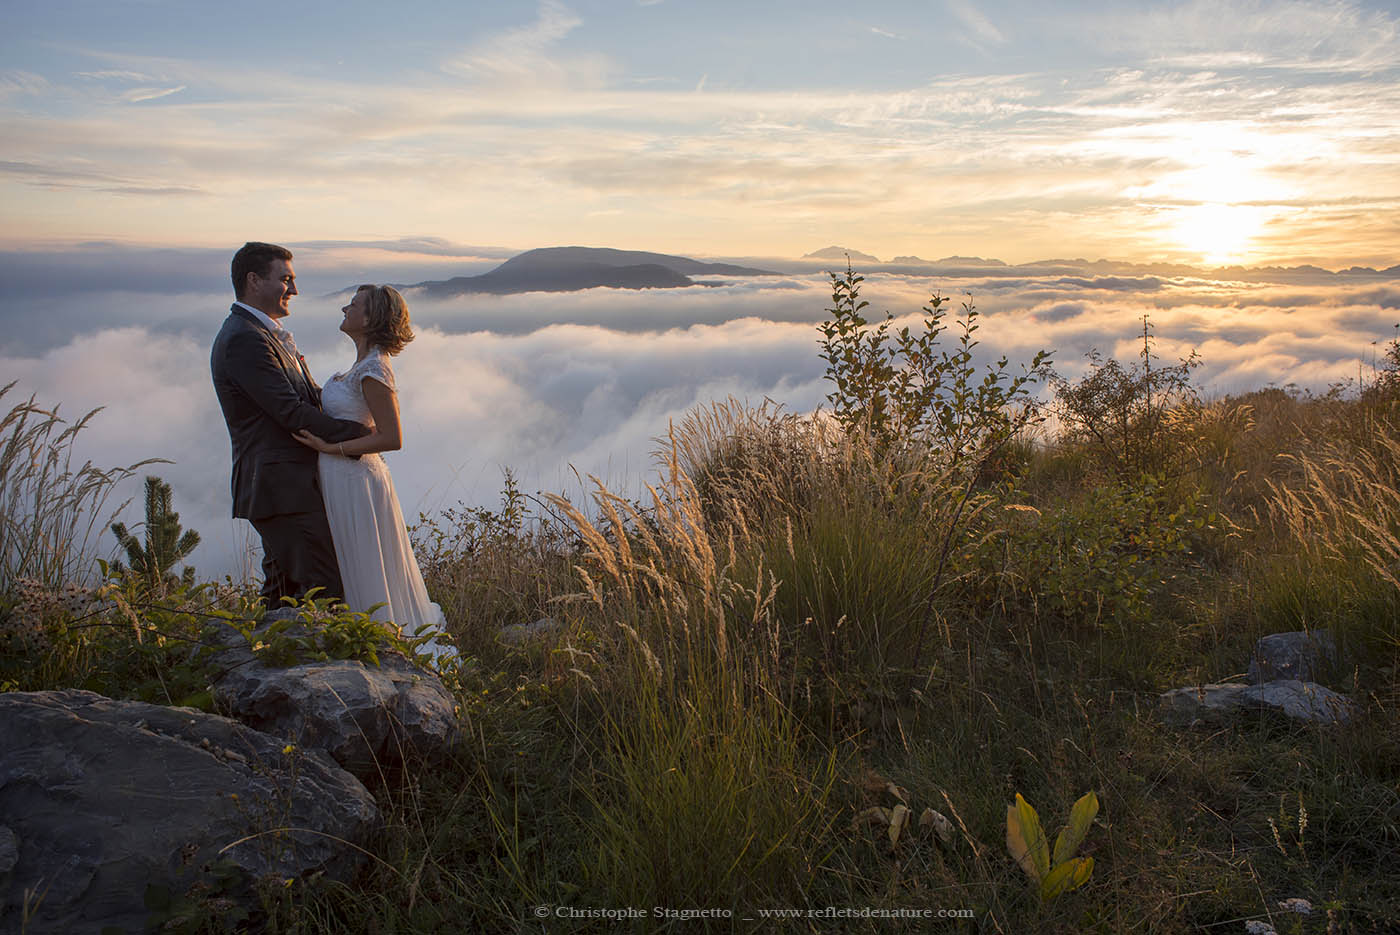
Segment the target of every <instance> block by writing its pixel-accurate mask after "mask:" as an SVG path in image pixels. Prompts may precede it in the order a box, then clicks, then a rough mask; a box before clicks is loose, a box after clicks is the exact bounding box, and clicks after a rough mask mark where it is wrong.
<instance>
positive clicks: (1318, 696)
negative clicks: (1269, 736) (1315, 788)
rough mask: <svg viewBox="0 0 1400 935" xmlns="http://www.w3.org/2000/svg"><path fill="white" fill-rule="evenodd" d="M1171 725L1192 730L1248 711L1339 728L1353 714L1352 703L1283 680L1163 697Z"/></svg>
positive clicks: (1312, 684)
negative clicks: (1268, 713) (1269, 712)
mask: <svg viewBox="0 0 1400 935" xmlns="http://www.w3.org/2000/svg"><path fill="white" fill-rule="evenodd" d="M1162 706H1163V709H1164V716H1165V718H1166V720H1167V722H1168V723H1170V724H1175V725H1178V726H1189V725H1193V724H1197V723H1201V722H1209V721H1211V720H1213V719H1218V718H1220V717H1222V716H1227V715H1233V714H1239V713H1244V712H1249V711H1273V712H1276V713H1278V714H1282V715H1284V716H1286V717H1289V718H1292V719H1294V720H1300V721H1309V722H1312V723H1316V724H1338V723H1342V722H1345V721H1346V720H1348V719H1349V718H1350V717H1351V716H1352V714H1353V713H1354V706H1353V704H1352V702H1351V699H1349V698H1347V697H1346V696H1345V695H1341V694H1338V693H1337V692H1334V691H1332V690H1331V689H1330V688H1325V687H1323V686H1321V685H1318V684H1316V683H1315V682H1300V681H1298V680H1297V679H1283V680H1280V681H1275V682H1265V683H1264V684H1263V685H1240V684H1238V683H1234V682H1231V683H1223V684H1222V683H1216V684H1209V685H1196V686H1189V687H1187V688H1174V689H1172V690H1171V691H1169V692H1164V693H1163V694H1162Z"/></svg>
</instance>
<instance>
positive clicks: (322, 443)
mask: <svg viewBox="0 0 1400 935" xmlns="http://www.w3.org/2000/svg"><path fill="white" fill-rule="evenodd" d="M292 437H293V438H295V439H296V440H297V441H299V442H301V443H302V444H303V445H305V446H306V447H308V448H315V449H316V450H317V451H319V452H321V453H322V454H335V446H334V445H332V444H331V443H330V442H328V441H326V440H325V439H323V438H320V437H319V436H316V435H312V434H311V430H310V429H302V430H301V431H300V432H297V433H296V434H295V435H293V436H292Z"/></svg>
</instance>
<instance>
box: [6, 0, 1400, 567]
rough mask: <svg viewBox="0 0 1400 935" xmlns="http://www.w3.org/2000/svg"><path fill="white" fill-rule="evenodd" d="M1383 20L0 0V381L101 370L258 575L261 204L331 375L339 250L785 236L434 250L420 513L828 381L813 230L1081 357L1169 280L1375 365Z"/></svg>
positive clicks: (892, 278) (101, 380)
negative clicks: (615, 281) (239, 484)
mask: <svg viewBox="0 0 1400 935" xmlns="http://www.w3.org/2000/svg"><path fill="white" fill-rule="evenodd" d="M1397 23H1400V11H1397V9H1396V6H1395V4H1377V3H1351V2H1298V0H1292V2H1289V0H1284V2H1264V0H1223V2H1220V0H1211V2H1170V3H1139V4H1128V3H1122V2H1117V3H1107V2H1105V3H1089V2H1070V3H1058V4H1053V5H1049V4H1044V3H1029V2H1026V3H1021V2H988V3H972V2H971V0H929V2H919V3H913V2H902V3H893V2H880V0H872V2H867V3H863V4H857V5H852V4H837V3H830V2H818V0H807V2H802V3H798V2H786V0H779V2H752V0H750V2H747V3H733V2H729V0H706V2H703V3H701V2H680V0H659V2H638V0H617V2H602V0H597V2H593V0H589V2H579V0H573V2H563V0H543V2H538V0H531V2H522V3H514V2H497V3H491V4H485V3H467V2H460V0H459V2H447V0H443V2H433V3H422V2H420V3H406V4H403V5H399V6H393V5H390V4H385V3H382V2H381V3H375V4H369V3H360V2H354V0H348V2H345V0H343V2H337V3H335V4H329V3H297V2H292V3H280V4H270V3H262V2H257V0H254V2H248V3H243V4H240V5H238V6H237V7H236V8H230V7H229V6H228V5H226V4H218V5H215V4H212V3H204V2H200V0H180V2H164V0H104V2H100V3H98V2H70V0H48V2H44V3H39V2H23V3H18V2H15V0H0V61H3V63H4V64H3V66H0V286H3V288H4V290H5V293H6V301H5V302H4V303H0V385H4V383H8V382H9V381H11V380H15V381H17V384H16V388H15V389H14V390H12V391H11V394H10V395H9V396H6V397H4V398H3V400H0V410H5V409H8V407H9V406H10V405H11V404H12V403H13V402H14V401H15V400H16V399H17V398H28V397H29V396H30V395H31V394H32V395H34V396H35V398H36V400H37V401H38V402H40V403H41V404H43V405H59V404H61V411H62V412H63V413H65V414H68V415H69V416H71V417H76V416H77V415H80V414H81V413H83V412H86V411H87V410H88V409H91V408H95V407H99V406H100V407H104V409H103V411H102V412H101V413H99V415H98V416H97V417H95V418H94V419H93V421H92V422H91V423H90V424H89V426H88V428H86V429H85V430H84V431H83V433H82V434H81V436H80V438H81V447H80V452H81V453H82V454H83V456H85V457H91V458H92V459H93V460H94V462H96V463H98V464H99V465H105V466H111V465H117V464H127V463H132V462H135V461H138V460H140V459H143V458H150V457H157V458H163V459H166V460H167V461H168V462H169V463H167V464H161V465H156V466H154V467H152V468H150V469H149V470H150V471H151V472H154V473H157V474H160V475H161V476H163V477H165V478H166V479H167V480H169V481H170V482H171V483H172V485H173V487H174V490H175V505H176V508H177V509H178V510H180V511H181V515H182V519H183V520H184V522H185V524H186V525H187V526H190V527H193V528H195V529H198V530H199V531H200V532H201V534H202V535H203V537H204V543H203V544H202V545H201V546H200V548H199V550H198V551H197V552H196V553H195V555H194V556H193V559H192V561H193V563H194V564H195V565H196V567H198V568H199V569H200V571H201V573H206V574H224V573H229V574H233V575H234V576H235V577H237V576H239V575H240V574H242V573H244V572H246V571H248V570H250V569H251V568H252V567H254V566H255V564H256V561H255V556H254V554H253V551H250V550H254V548H255V538H256V537H255V536H252V534H251V530H250V529H249V528H248V527H247V526H246V524H243V523H241V522H234V521H232V520H230V519H229V517H228V512H229V503H230V500H229V494H228V474H229V447H228V439H227V434H226V432H225V430H224V426H223V424H222V420H221V418H220V415H219V411H218V406H217V401H216V400H215V398H214V395H213V391H212V388H211V387H210V384H209V376H208V353H209V343H210V341H211V340H212V337H213V334H214V333H215V332H216V331H217V329H218V325H219V323H220V322H221V320H222V318H223V316H224V315H225V314H226V310H227V308H228V304H229V301H230V300H231V298H232V296H231V289H230V284H229V282H228V263H229V259H230V257H231V256H232V253H233V251H234V250H235V249H236V248H237V247H238V246H239V245H240V244H242V243H243V242H244V241H246V240H250V239H258V240H270V241H274V242H278V243H284V244H286V245H288V246H289V247H291V248H292V249H293V251H294V252H295V254H296V260H295V263H296V268H297V272H298V282H299V284H300V286H301V291H302V294H301V295H300V296H299V297H297V298H296V299H294V300H293V307H292V309H293V311H292V316H291V317H290V318H289V319H288V321H287V324H288V325H289V327H291V329H292V330H293V331H294V332H295V334H296V336H297V342H298V345H299V346H300V347H301V349H302V350H303V352H304V353H305V354H306V356H307V358H308V360H309V361H310V363H311V368H312V372H313V373H314V374H316V375H317V377H318V378H320V379H322V380H324V379H325V378H326V377H328V376H329V375H330V374H331V373H333V372H335V371H337V370H342V369H344V368H345V367H346V366H348V364H349V363H350V361H351V360H352V359H353V348H352V347H351V346H350V345H349V344H348V342H347V341H346V340H345V339H344V337H343V336H342V335H340V334H339V333H338V332H337V330H336V328H337V325H338V323H339V321H340V313H339V306H340V304H341V302H342V298H339V297H337V296H336V295H335V294H336V293H337V292H339V291H340V290H343V289H344V288H346V287H347V286H351V285H354V284H355V283H359V282H395V283H404V284H412V283H415V282H421V281H424V280H429V279H445V278H448V277H451V276H457V275H469V274H474V273H480V272H484V271H486V270H488V269H490V268H491V267H493V266H494V265H496V264H498V263H500V262H501V261H503V260H504V259H506V258H509V257H511V256H513V255H515V254H516V253H519V252H521V251H523V250H527V249H530V248H533V247H542V246H555V245H570V244H577V245H585V246H610V247H619V248H624V249H636V250H656V251H661V252H666V253H674V254H683V255H687V256H693V257H697V258H705V259H737V260H746V261H751V265H756V266H761V267H763V268H767V269H775V270H778V271H779V272H780V273H781V275H778V276H773V277H763V278H755V279H734V280H730V281H728V282H727V283H726V284H725V285H723V286H719V287H715V288H704V287H693V288H689V289H680V290H647V291H641V292H628V291H619V290H606V289H599V290H589V291H587V292H582V293H576V294H567V295H565V294H543V293H529V294H523V295H515V296H505V297H493V296H476V297H471V298H464V299H458V300H453V301H448V302H430V301H428V300H426V299H424V298H423V297H422V296H419V295H416V294H414V293H413V292H412V290H409V291H408V293H407V294H408V296H409V302H410V306H411V309H412V313H413V317H414V321H415V324H416V327H417V330H418V334H419V336H418V338H417V340H415V341H414V342H413V343H412V344H411V345H409V347H408V348H407V349H406V350H405V351H404V353H403V354H402V355H401V357H400V358H399V359H398V361H397V363H396V373H397V376H398V381H399V386H400V404H401V409H402V411H403V418H404V428H405V446H404V449H403V450H402V451H399V452H394V453H392V454H391V455H389V456H388V459H389V463H390V467H391V470H392V471H393V474H394V478H395V482H396V485H397V487H398V490H399V495H400V499H401V500H402V502H403V506H404V511H405V514H406V515H407V516H408V517H409V518H410V520H412V519H414V518H416V517H417V515H418V514H419V513H420V512H422V513H429V514H431V513H434V512H435V511H438V510H441V509H443V508H445V507H450V506H454V505H455V504H456V503H457V502H459V501H461V502H464V503H466V504H468V505H484V506H493V505H495V503H496V495H497V493H498V491H499V489H500V486H501V478H502V472H503V471H504V470H506V469H510V470H511V471H513V472H514V473H515V474H516V475H517V477H518V478H519V479H520V481H521V486H522V487H523V488H524V489H525V490H526V491H527V492H534V491H536V490H562V491H564V492H566V493H569V494H570V495H571V496H573V495H581V494H580V491H581V485H580V478H586V477H587V476H588V475H590V474H594V475H597V476H599V477H600V478H602V479H603V480H605V481H606V482H607V483H609V485H610V486H614V487H619V488H626V489H629V490H632V491H639V490H640V488H641V485H642V484H643V483H644V482H645V481H646V480H647V479H648V478H649V476H650V475H651V471H652V460H651V457H650V452H651V451H652V450H653V449H654V448H655V447H656V446H657V444H658V442H657V439H659V438H662V437H664V436H665V434H666V432H667V428H668V425H669V424H671V423H672V422H673V421H674V422H679V420H681V419H682V418H684V416H685V414H686V413H687V412H690V411H693V410H694V408H695V407H697V406H704V405H706V404H708V403H710V402H711V401H714V400H723V399H725V398H727V397H728V396H730V395H733V396H735V397H737V398H739V399H741V400H745V401H747V402H749V403H750V404H758V403H761V402H762V401H763V400H764V399H771V400H774V401H776V402H777V403H781V404H782V405H784V406H785V407H787V408H788V409H790V410H793V411H799V412H806V411H810V410H812V409H814V408H816V407H817V406H818V405H820V404H821V403H822V402H823V400H824V397H825V395H826V393H827V392H828V391H829V386H828V385H827V384H826V383H825V382H824V381H823V379H822V370H823V364H822V361H821V360H820V358H819V357H818V355H817V331H816V325H817V323H818V322H819V321H821V320H822V319H823V318H824V317H825V311H824V310H825V308H826V307H827V306H828V305H829V304H830V292H831V290H830V284H829V281H828V279H827V274H826V270H827V269H829V268H830V267H832V266H838V265H842V264H839V263H834V262H832V261H829V260H828V261H825V262H815V261H807V262H803V261H801V260H800V259H799V258H801V257H802V256H803V255H804V254H806V253H808V252H811V251H815V250H817V249H819V248H824V247H827V246H830V245H841V246H843V247H848V248H850V249H852V250H854V251H864V252H865V253H868V254H872V255H874V256H875V257H878V258H879V260H880V261H882V262H879V263H877V262H874V261H864V260H862V261H859V263H858V265H862V266H863V268H862V269H861V270H859V271H862V272H865V273H866V274H867V281H866V283H865V288H866V298H869V299H870V300H871V303H872V306H873V307H874V309H875V310H878V311H883V310H885V309H888V310H889V311H891V312H892V313H894V314H895V315H897V316H900V317H901V318H902V319H904V320H906V321H910V322H913V321H915V318H914V316H916V315H917V313H918V310H919V308H920V306H921V305H922V304H924V303H925V301H926V300H927V298H928V296H929V294H930V293H931V292H934V291H938V292H941V293H942V294H943V295H948V296H954V297H956V298H959V299H961V298H965V295H964V293H971V294H972V295H973V297H974V298H973V301H974V302H975V304H976V306H977V307H978V309H979V311H981V312H982V313H983V314H984V316H985V317H984V319H983V327H982V330H981V331H980V332H979V335H980V337H981V338H982V341H983V346H982V347H981V348H980V351H981V353H982V357H983V359H984V360H985V359H990V358H992V357H994V356H996V355H999V354H1003V353H1004V354H1006V355H1007V356H1008V357H1009V358H1010V359H1011V361H1012V366H1013V367H1018V366H1020V364H1022V363H1024V362H1025V361H1028V360H1029V359H1030V358H1031V357H1032V356H1033V354H1034V353H1035V351H1037V350H1040V349H1048V350H1052V351H1053V352H1054V354H1055V358H1054V359H1055V364H1056V367H1057V369H1059V370H1060V371H1061V372H1062V373H1064V374H1065V375H1067V376H1070V377H1073V376H1075V375H1076V374H1079V373H1082V372H1083V368H1084V360H1085V357H1084V355H1085V354H1086V353H1087V352H1088V351H1089V350H1091V349H1094V348H1097V349H1099V350H1101V351H1103V352H1104V353H1107V354H1112V355H1116V356H1119V357H1120V359H1127V358H1130V357H1131V356H1132V355H1133V354H1134V353H1135V351H1136V347H1137V345H1136V344H1135V343H1134V342H1135V335H1139V334H1140V331H1141V327H1142V318H1143V316H1144V315H1147V316H1148V317H1149V318H1150V321H1151V322H1152V326H1153V329H1154V334H1155V335H1156V340H1157V350H1158V352H1159V353H1160V354H1161V355H1162V356H1163V359H1166V360H1178V359H1181V358H1182V357H1185V356H1187V355H1189V354H1190V353H1191V352H1192V351H1195V352H1197V353H1198V354H1199V355H1200V359H1201V361H1202V366H1201V367H1200V368H1199V369H1198V370H1197V371H1196V377H1197V381H1198V383H1199V385H1200V386H1201V388H1202V389H1203V391H1204V392H1205V393H1206V394H1207V395H1209V396H1211V397H1213V398H1221V397H1224V396H1226V395H1229V394H1237V393H1243V392H1247V391H1249V390H1251V389H1256V388H1260V387H1264V386H1288V385H1293V386H1296V387H1299V388H1301V389H1304V390H1309V391H1314V392H1322V391H1325V390H1326V388H1327V387H1328V386H1330V385H1333V384H1335V383H1337V382H1339V381H1352V382H1353V385H1354V383H1355V381H1357V380H1364V379H1365V378H1366V375H1367V373H1368V372H1373V371H1372V370H1371V369H1370V368H1372V367H1373V366H1374V362H1375V360H1376V357H1377V355H1378V353H1380V352H1382V350H1383V344H1384V342H1386V341H1388V340H1390V339H1391V338H1392V337H1394V336H1395V334H1396V322H1397V321H1400V270H1396V271H1389V269H1390V268H1391V267H1395V266H1396V265H1397V264H1400V35H1397ZM916 257H917V258H923V259H927V260H936V259H939V258H945V257H961V258H985V260H976V261H974V260H971V259H968V260H951V261H949V262H945V263H943V264H941V265H938V266H928V267H924V266H920V265H919V264H918V263H916V262H914V261H913V260H912V259H910V258H916ZM992 260H996V261H1004V262H1005V263H1007V264H1012V265H1011V266H998V265H996V263H994V262H991V261H992ZM1052 260H1053V261H1055V262H1043V261H1052ZM1227 266H1229V267H1232V268H1226V267H1227ZM1300 266H1301V267H1304V268H1300V269H1293V267H1300ZM1285 267H1286V268H1288V269H1285ZM1352 267H1369V268H1371V269H1372V270H1376V271H1386V272H1370V271H1367V270H1364V269H1362V270H1353V269H1352ZM143 473H144V472H143ZM139 490H140V480H139V477H137V478H133V480H132V481H131V482H130V484H129V485H128V486H127V487H126V488H124V490H123V491H122V494H123V496H136V495H139ZM123 518H124V519H125V520H126V521H127V522H128V524H132V523H134V522H138V521H139V518H140V517H139V513H138V511H137V510H136V509H135V508H134V507H133V508H129V509H128V511H127V513H126V514H124V517H123ZM110 544H111V543H110V542H108V543H105V545H108V546H110Z"/></svg>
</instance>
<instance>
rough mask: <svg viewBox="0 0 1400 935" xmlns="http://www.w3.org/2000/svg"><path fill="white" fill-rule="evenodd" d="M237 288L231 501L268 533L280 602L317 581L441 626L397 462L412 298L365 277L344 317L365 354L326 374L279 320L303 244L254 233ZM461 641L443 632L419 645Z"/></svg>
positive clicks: (226, 381)
mask: <svg viewBox="0 0 1400 935" xmlns="http://www.w3.org/2000/svg"><path fill="white" fill-rule="evenodd" d="M232 277H233V289H234V296H235V298H236V299H237V301H235V302H234V303H233V307H232V308H231V309H230V311H229V316H228V318H227V319H225V320H224V324H223V327H222V328H221V329H220V330H219V334H218V337H216V338H215V339H214V347H213V351H212V353H211V355H210V361H209V366H210V370H211V372H212V375H213V379H214V391H215V393H216V394H217V395H218V398H219V406H220V407H221V408H222V409H223V413H224V421H225V422H226V423H227V425H228V433H229V439H230V440H231V441H232V443H233V483H232V486H233V515H234V516H235V517H242V518H244V519H247V520H248V521H249V522H251V523H252V524H253V528H254V529H256V530H257V532H258V535H259V537H261V539H262V545H263V561H262V571H263V587H262V595H263V597H264V598H265V599H266V601H267V603H268V605H269V606H276V605H277V604H278V603H279V602H280V600H281V599H282V598H283V597H301V596H302V595H304V594H305V593H306V592H307V591H309V590H310V589H312V588H315V587H320V588H323V589H324V592H323V593H324V594H325V595H333V596H337V597H344V599H345V602H346V603H347V604H348V605H349V606H350V608H351V609H352V610H368V609H369V608H370V607H372V606H373V605H375V604H379V603H382V604H384V606H383V607H382V608H380V609H379V610H378V611H376V612H375V614H374V616H375V618H376V619H379V620H391V621H393V622H394V623H395V624H397V625H398V626H399V627H401V628H402V629H403V630H404V632H406V633H409V634H413V633H415V632H416V631H417V630H418V629H419V628H420V627H422V626H425V625H426V626H428V627H429V628H430V629H433V630H438V631H441V630H442V629H444V620H443V616H442V609H441V608H440V607H439V606H438V605H437V604H434V603H432V602H430V601H429V600H428V592H427V588H425V587H424V585H423V576H422V574H421V573H420V572H419V569H418V562H417V560H416V559H415V558H414V556H413V548H412V545H411V543H410V542H409V539H408V531H407V529H406V528H405V525H404V521H403V514H402V511H401V510H400V508H399V501H398V497H397V495H396V494H395V493H394V483H393V480H392V479H391V478H390V477H389V469H388V467H387V466H386V465H385V464H384V460H383V458H381V457H380V456H379V453H380V452H383V451H395V450H397V449H398V448H399V447H400V446H401V443H402V431H401V428H400V424H399V408H398V397H397V394H396V392H395V385H394V371H393V367H392V366H391V364H390V358H391V357H392V356H393V355H395V354H397V353H398V352H399V351H401V350H402V349H403V347H404V345H406V344H407V343H408V342H409V341H411V340H413V331H412V330H411V328H410V327H409V319H408V306H407V305H405V304H404V300H403V296H401V295H399V293H398V292H397V291H396V290H395V289H393V288H392V287H389V286H369V285H367V286H360V287H359V289H358V290H357V291H356V292H355V295H354V297H353V298H352V299H351V300H350V302H349V304H347V305H346V306H345V308H344V309H343V312H344V315H345V318H344V320H343V321H342V322H341V324H340V330H341V331H343V332H344V333H345V334H346V335H347V336H348V337H349V338H350V339H351V340H352V341H354V343H355V362H354V364H353V365H351V366H350V367H349V368H348V369H347V370H345V371H344V372H343V373H337V374H336V375H334V376H333V377H331V378H330V380H329V381H327V383H326V385H325V387H324V388H323V387H320V386H317V384H316V381H315V380H313V379H312V378H311V373H310V371H309V370H308V369H307V367H306V360H305V358H303V357H302V356H301V354H299V353H297V349H296V343H295V342H294V341H293V340H292V334H291V332H290V331H288V330H287V329H286V328H285V327H283V326H282V321H283V319H285V318H286V317H287V315H288V314H289V313H290V308H289V302H290V301H291V298H292V296H294V295H296V294H297V287H296V273H295V272H294V271H293V270H292V254H291V251H290V250H287V249H286V248H285V247H279V246H276V245H274V244H266V243H248V244H245V245H244V246H243V248H242V249H240V250H239V251H238V252H237V253H236V254H234V257H233V264H232ZM422 650H423V651H426V652H430V653H432V654H433V656H434V657H441V656H442V655H444V654H449V653H452V652H453V650H452V649H451V647H448V646H445V645H443V644H441V643H438V642H437V641H436V639H434V640H431V641H429V642H428V643H426V644H425V645H424V646H423V647H422Z"/></svg>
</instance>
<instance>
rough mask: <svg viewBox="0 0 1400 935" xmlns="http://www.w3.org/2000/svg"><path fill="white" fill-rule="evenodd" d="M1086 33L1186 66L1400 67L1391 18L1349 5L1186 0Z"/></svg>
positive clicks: (1348, 1)
mask: <svg viewBox="0 0 1400 935" xmlns="http://www.w3.org/2000/svg"><path fill="white" fill-rule="evenodd" d="M1089 28H1090V30H1091V31H1094V32H1097V33H1098V34H1099V35H1100V36H1102V38H1103V39H1104V40H1106V41H1107V42H1108V43H1109V44H1110V45H1111V46H1113V47H1114V48H1117V49H1121V50H1126V51H1131V52H1134V53H1136V54H1139V55H1141V56H1143V58H1144V59H1145V60H1147V61H1153V62H1160V63H1165V64H1171V65H1177V66H1182V67H1189V68H1248V67H1259V66H1268V67H1271V68H1286V69H1301V70H1351V71H1369V70H1373V69H1376V68H1388V67H1394V66H1395V65H1397V64H1400V28H1398V27H1397V21H1396V18H1395V16H1394V14H1393V13H1391V12H1387V11H1385V10H1378V9H1367V8H1365V7H1363V6H1362V5H1361V4H1359V3H1355V2H1352V0H1188V2H1185V3H1179V4H1163V5H1157V6H1153V7H1151V8H1148V9H1146V10H1129V9H1123V8H1119V9H1116V10H1115V11H1114V12H1112V13H1109V14H1106V15H1105V16H1103V17H1102V18H1100V19H1097V20H1096V21H1095V22H1094V23H1093V24H1091V25H1090V26H1089Z"/></svg>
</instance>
